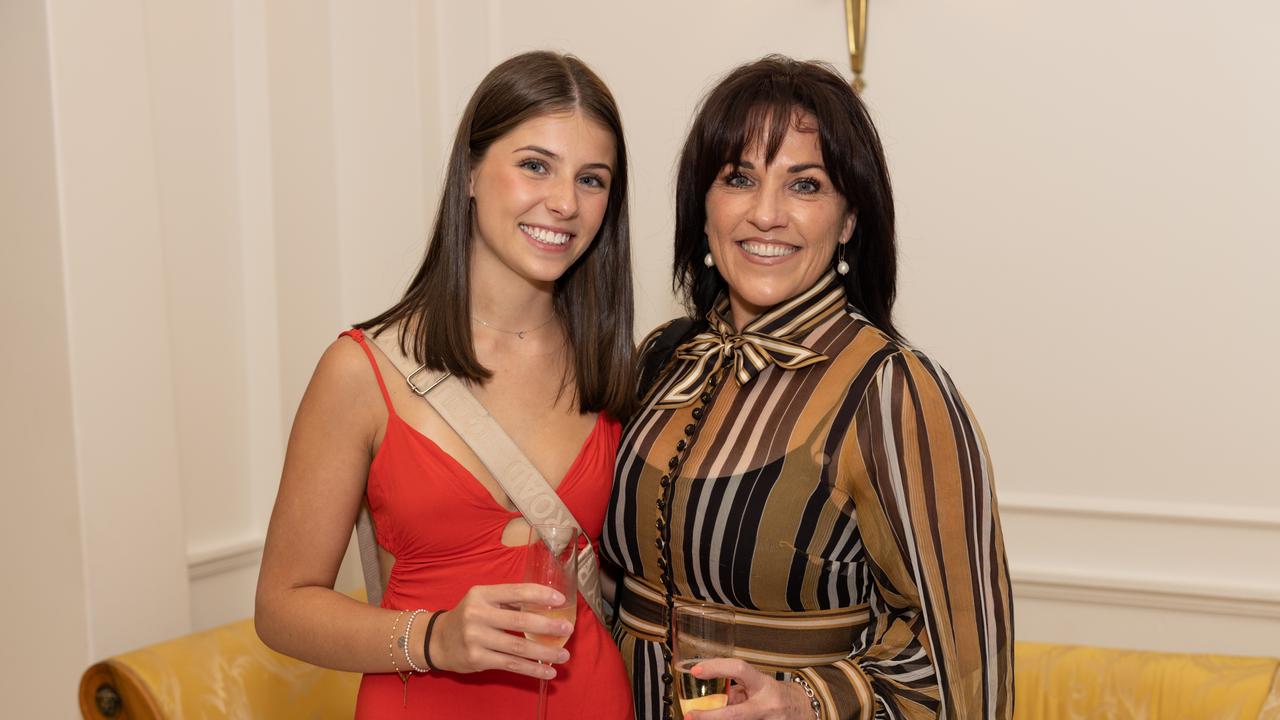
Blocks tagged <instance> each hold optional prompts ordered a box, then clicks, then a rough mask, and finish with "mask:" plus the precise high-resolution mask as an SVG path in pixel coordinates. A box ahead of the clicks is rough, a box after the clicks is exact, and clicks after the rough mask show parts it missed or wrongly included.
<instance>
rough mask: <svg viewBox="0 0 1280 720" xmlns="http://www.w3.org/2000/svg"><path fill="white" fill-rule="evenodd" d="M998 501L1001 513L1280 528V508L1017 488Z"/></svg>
mask: <svg viewBox="0 0 1280 720" xmlns="http://www.w3.org/2000/svg"><path fill="white" fill-rule="evenodd" d="M998 501H999V503H1000V512H1001V513H1002V514H1003V513H1033V514H1042V515H1066V516H1075V517H1089V518H1099V519H1104V520H1138V521H1146V522H1164V523H1193V524H1196V525H1215V526H1229V527H1234V528H1256V529H1262V530H1275V531H1280V508H1266V507H1249V506H1244V505H1210V504H1202V503H1187V502H1169V501H1165V500H1138V499H1129V498H1114V499H1113V498H1098V497H1081V496H1071V495H1054V494H1051V493H1037V492H1016V491H1015V492H1001V493H999V495H998Z"/></svg>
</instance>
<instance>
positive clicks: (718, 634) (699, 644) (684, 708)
mask: <svg viewBox="0 0 1280 720" xmlns="http://www.w3.org/2000/svg"><path fill="white" fill-rule="evenodd" d="M674 624H675V647H674V648H672V662H673V663H675V670H676V675H675V677H676V693H677V695H678V697H679V698H680V709H681V713H682V714H683V713H689V712H692V711H694V710H714V709H716V708H722V707H724V706H725V704H727V703H728V702H729V680H728V678H722V677H720V678H706V679H703V678H698V677H694V675H693V673H692V672H690V671H691V670H692V669H693V666H694V665H697V664H698V663H700V662H702V661H703V660H710V659H712V658H728V657H733V643H734V640H733V611H732V610H730V609H728V608H725V607H721V606H718V605H677V606H676V610H675V618H674Z"/></svg>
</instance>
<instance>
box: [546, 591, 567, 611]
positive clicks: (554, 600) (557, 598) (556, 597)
mask: <svg viewBox="0 0 1280 720" xmlns="http://www.w3.org/2000/svg"><path fill="white" fill-rule="evenodd" d="M548 604H550V605H555V606H557V607H559V606H560V605H563V604H564V596H563V595H561V594H560V593H558V592H556V591H555V590H552V591H551V601H550V602H549V603H548Z"/></svg>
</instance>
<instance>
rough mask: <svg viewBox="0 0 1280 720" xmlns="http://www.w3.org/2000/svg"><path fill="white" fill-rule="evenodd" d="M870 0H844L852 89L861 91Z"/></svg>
mask: <svg viewBox="0 0 1280 720" xmlns="http://www.w3.org/2000/svg"><path fill="white" fill-rule="evenodd" d="M870 1H871V0H844V23H845V32H846V33H847V34H848V36H849V65H850V66H851V67H852V68H853V91H854V92H856V93H861V92H862V89H863V88H864V87H866V86H867V84H866V83H865V82H863V81H862V66H863V64H864V63H866V61H867V4H868V3H869V2H870Z"/></svg>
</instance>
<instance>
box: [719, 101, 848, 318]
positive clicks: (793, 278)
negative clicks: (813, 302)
mask: <svg viewBox="0 0 1280 720" xmlns="http://www.w3.org/2000/svg"><path fill="white" fill-rule="evenodd" d="M768 135H769V133H768V131H767V128H766V130H765V132H762V133H760V136H761V137H765V138H767V137H768ZM706 209H707V223H706V227H705V231H706V233H707V240H708V243H709V244H710V247H711V256H712V257H713V258H714V259H715V265H716V270H717V271H719V273H720V275H721V277H723V278H724V280H725V282H726V283H727V284H728V286H729V304H730V308H731V309H732V311H733V322H734V325H736V326H737V328H738V329H739V330H741V329H742V328H743V327H744V326H745V325H746V324H747V323H749V322H751V321H752V320H754V319H755V318H756V317H758V316H759V315H760V314H761V313H762V312H764V311H765V310H767V309H769V308H770V307H772V306H774V305H777V304H778V303H781V302H784V301H786V300H789V299H791V298H793V297H795V296H796V295H799V294H801V293H803V292H804V291H805V290H808V289H809V288H811V287H813V285H814V283H816V282H817V281H818V279H819V278H821V277H822V275H823V274H824V273H825V272H826V271H827V270H828V269H829V268H830V267H831V265H832V257H833V256H834V254H835V251H836V246H837V245H838V244H840V243H846V242H848V241H849V238H850V237H852V235H853V228H854V222H855V219H854V216H853V214H852V213H851V212H850V211H849V208H848V203H847V202H846V201H845V199H844V197H843V196H841V195H840V193H838V192H836V190H835V188H834V187H833V186H832V184H831V179H830V178H829V177H828V176H827V172H826V170H825V169H824V167H823V162H822V147H821V145H820V144H819V136H818V131H817V123H816V121H815V120H814V118H813V117H812V116H811V115H798V116H797V117H796V119H795V120H794V121H793V123H792V127H791V128H790V129H789V130H788V131H787V135H786V137H785V138H784V139H783V141H782V145H781V147H780V148H779V149H778V154H777V155H776V156H775V157H774V158H773V162H772V163H766V162H765V149H764V147H763V145H762V143H760V142H756V143H753V144H752V145H750V146H748V147H747V148H746V149H745V150H744V151H743V153H742V157H741V158H740V161H739V165H738V166H737V167H734V166H733V165H732V164H726V165H725V167H724V168H723V169H721V171H720V173H719V174H718V175H717V176H716V179H715V182H713V183H712V184H711V187H710V189H708V190H707V198H706Z"/></svg>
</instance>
